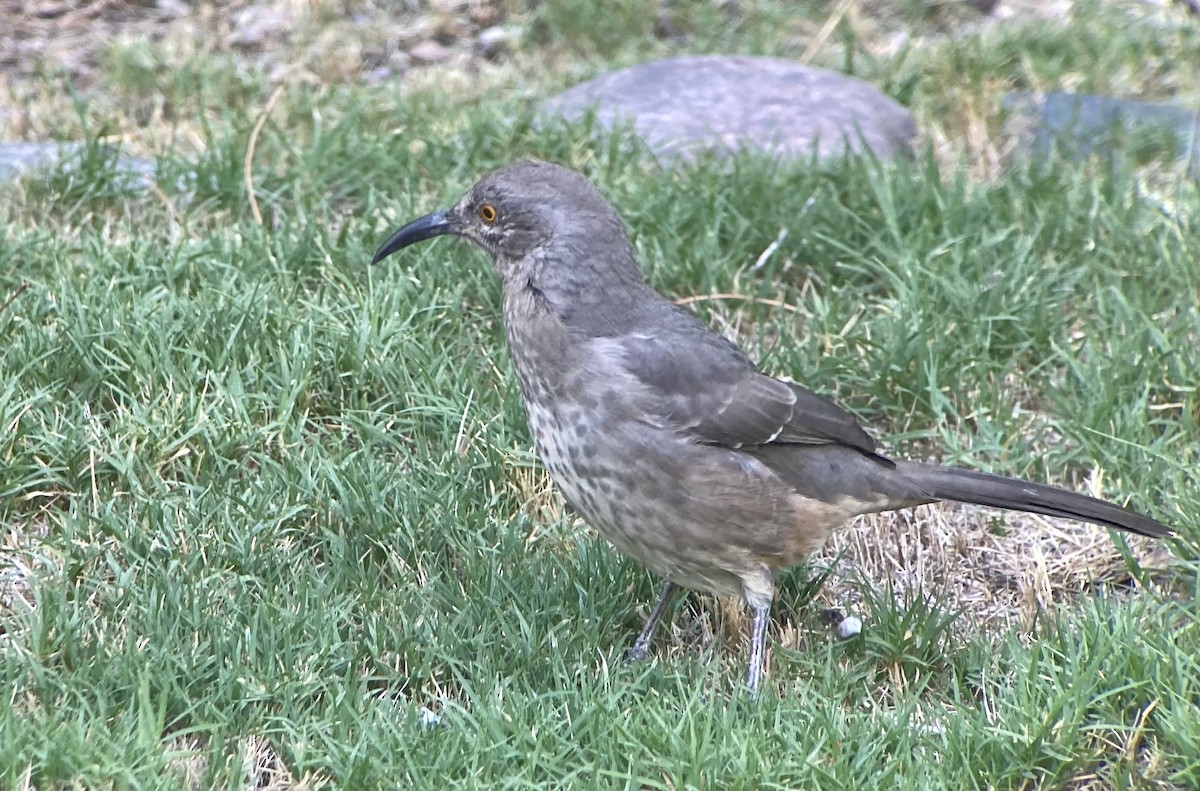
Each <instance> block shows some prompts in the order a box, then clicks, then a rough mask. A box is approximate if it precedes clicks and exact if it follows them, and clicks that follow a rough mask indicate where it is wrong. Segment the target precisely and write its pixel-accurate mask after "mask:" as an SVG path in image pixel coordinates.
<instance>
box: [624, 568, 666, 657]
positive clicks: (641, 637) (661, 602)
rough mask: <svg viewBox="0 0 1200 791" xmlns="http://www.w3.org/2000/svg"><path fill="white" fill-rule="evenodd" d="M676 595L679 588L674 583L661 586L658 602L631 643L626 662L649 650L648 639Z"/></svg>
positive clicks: (644, 654)
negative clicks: (631, 646)
mask: <svg viewBox="0 0 1200 791" xmlns="http://www.w3.org/2000/svg"><path fill="white" fill-rule="evenodd" d="M676 593H679V586H678V585H676V584H675V583H674V582H668V583H666V584H665V585H663V588H662V593H660V594H659V595H658V602H657V603H656V604H655V605H654V609H653V610H651V611H650V617H649V618H647V619H646V625H645V626H643V627H642V631H641V632H640V633H639V634H638V636H637V639H636V640H634V641H633V648H630V649H629V650H628V651H627V652H626V653H625V661H626V662H633V661H635V660H638V659H641V658H643V657H645V656H646V651H648V650H649V649H650V639H651V638H652V637H654V630H655V628H656V627H657V626H658V622H659V621H661V620H662V617H663V616H664V615H666V613H667V607H669V606H670V605H671V600H672V599H674V598H675V594H676Z"/></svg>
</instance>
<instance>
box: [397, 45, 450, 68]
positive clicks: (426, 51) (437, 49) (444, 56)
mask: <svg viewBox="0 0 1200 791" xmlns="http://www.w3.org/2000/svg"><path fill="white" fill-rule="evenodd" d="M453 54H454V50H452V49H450V48H449V47H445V46H443V45H441V44H439V43H438V42H436V41H434V40H433V39H430V40H428V41H422V42H421V43H420V44H417V45H416V46H415V47H413V48H412V49H410V50H409V51H408V55H409V57H411V58H412V62H413V63H416V64H419V65H422V66H428V65H430V64H433V63H442V62H443V61H446V60H449V59H450V56H451V55H453Z"/></svg>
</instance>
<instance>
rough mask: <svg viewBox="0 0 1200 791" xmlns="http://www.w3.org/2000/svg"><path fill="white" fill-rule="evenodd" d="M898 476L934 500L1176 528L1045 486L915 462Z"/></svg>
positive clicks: (1162, 532)
mask: <svg viewBox="0 0 1200 791" xmlns="http://www.w3.org/2000/svg"><path fill="white" fill-rule="evenodd" d="M896 472H898V473H900V474H901V475H903V476H904V477H905V478H907V479H908V480H909V481H911V482H912V483H913V484H915V485H916V486H917V487H918V488H919V489H920V490H921V491H922V492H924V493H927V494H928V495H929V497H930V499H936V500H953V501H955V502H959V503H971V504H973V505H987V506H992V507H994V508H1011V509H1013V510H1015V511H1027V512H1029V513H1034V514H1044V515H1046V516H1062V517H1067V518H1069V519H1080V520H1083V521H1085V522H1092V523H1094V524H1097V525H1104V526H1105V527H1115V528H1117V529H1119V530H1128V531H1130V532H1133V533H1139V534H1141V535H1143V536H1153V537H1156V538H1161V537H1163V536H1169V535H1171V530H1170V529H1169V528H1167V527H1166V526H1165V525H1163V524H1162V523H1161V522H1158V521H1156V520H1154V519H1151V518H1150V517H1148V516H1143V515H1142V514H1139V513H1137V512H1136V511H1131V510H1129V509H1128V508H1123V507H1121V506H1119V505H1115V504H1113V503H1108V502H1105V501H1104V500H1097V499H1096V498H1095V497H1088V496H1087V495H1084V494H1076V493H1075V492H1068V491H1066V490H1065V489H1058V488H1055V487H1053V486H1046V485H1043V484H1040V483H1030V482H1028V481H1020V480H1016V479H1014V478H1002V477H1000V476H999V475H988V474H987V473H983V472H975V471H973V470H961V469H955V468H953V467H936V466H932V465H928V464H914V463H912V462H897V463H896Z"/></svg>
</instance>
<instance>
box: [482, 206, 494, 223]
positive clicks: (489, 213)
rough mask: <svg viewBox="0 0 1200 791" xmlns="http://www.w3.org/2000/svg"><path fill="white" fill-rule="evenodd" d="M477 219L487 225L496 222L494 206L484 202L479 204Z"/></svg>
mask: <svg viewBox="0 0 1200 791" xmlns="http://www.w3.org/2000/svg"><path fill="white" fill-rule="evenodd" d="M478 212H479V219H481V220H483V221H484V222H485V223H487V224H488V225H491V224H492V223H494V222H496V207H495V206H493V205H492V204H490V203H484V204H481V205H480V206H479V209H478Z"/></svg>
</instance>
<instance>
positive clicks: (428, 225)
mask: <svg viewBox="0 0 1200 791" xmlns="http://www.w3.org/2000/svg"><path fill="white" fill-rule="evenodd" d="M455 232H456V229H455V227H454V223H452V222H451V221H450V220H448V219H447V218H446V213H445V212H440V211H435V212H434V213H433V214H426V215H425V216H424V217H418V218H417V219H415V220H413V221H412V222H410V223H409V224H408V225H406V226H404V227H403V228H401V229H400V230H398V231H396V232H395V233H394V234H392V235H391V236H389V237H388V240H387V241H386V242H384V243H383V244H382V245H380V247H379V249H378V250H376V251H375V257H374V258H372V259H371V263H372V264H378V263H379V262H380V261H382V260H383V259H385V258H387V257H388V256H389V255H391V254H392V253H394V252H396V251H397V250H401V249H403V248H405V247H408V246H409V245H410V244H413V243H415V242H421V241H424V240H425V239H432V238H433V237H435V236H442V235H444V234H448V233H455Z"/></svg>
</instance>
